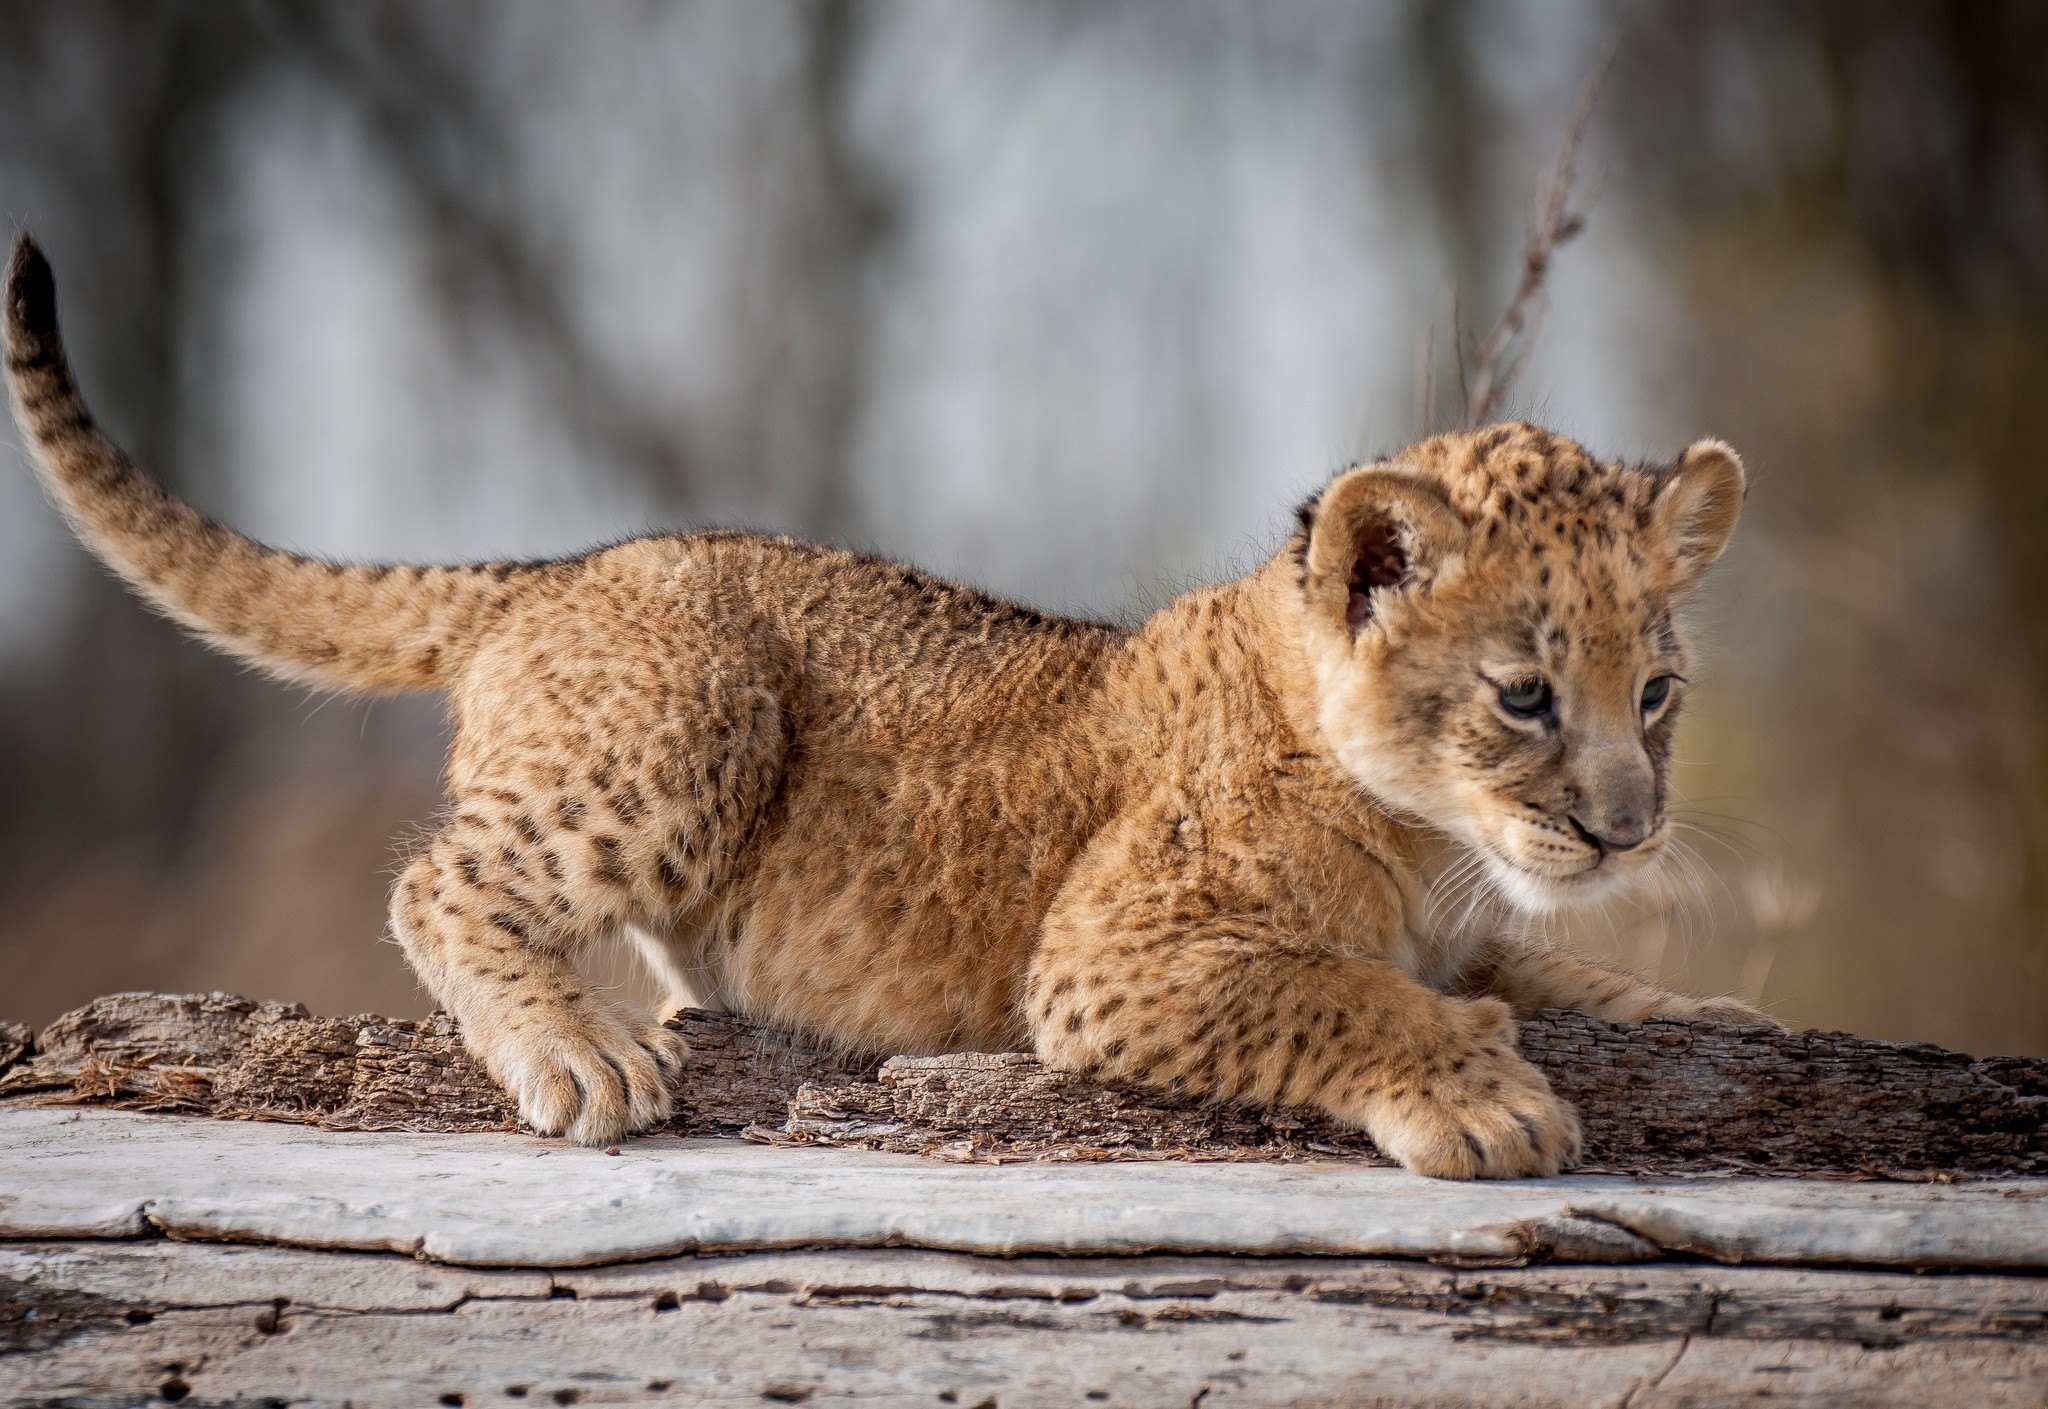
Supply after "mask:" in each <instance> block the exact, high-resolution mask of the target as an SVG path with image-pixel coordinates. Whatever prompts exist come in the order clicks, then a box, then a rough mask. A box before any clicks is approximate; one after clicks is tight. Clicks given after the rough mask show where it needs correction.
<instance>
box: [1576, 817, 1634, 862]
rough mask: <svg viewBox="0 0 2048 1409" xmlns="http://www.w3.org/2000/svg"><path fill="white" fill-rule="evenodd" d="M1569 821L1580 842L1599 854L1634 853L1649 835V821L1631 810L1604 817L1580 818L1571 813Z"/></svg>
mask: <svg viewBox="0 0 2048 1409" xmlns="http://www.w3.org/2000/svg"><path fill="white" fill-rule="evenodd" d="M1570 820H1571V824H1572V827H1573V829H1574V830H1576V831H1577V832H1578V834H1579V838H1580V840H1582V841H1585V842H1587V843H1589V844H1590V845H1592V846H1593V847H1595V848H1597V849H1598V850H1600V851H1601V852H1616V853H1619V852H1624V851H1634V850H1635V849H1636V848H1637V847H1639V846H1641V845H1642V844H1643V839H1644V838H1645V837H1647V836H1649V835H1650V823H1649V819H1648V818H1647V817H1645V816H1644V815H1643V814H1642V813H1640V812H1637V811H1634V810H1633V809H1630V810H1624V811H1619V812H1615V813H1612V814H1610V815H1609V816H1606V817H1581V816H1579V815H1578V814H1577V813H1573V814H1571V818H1570Z"/></svg>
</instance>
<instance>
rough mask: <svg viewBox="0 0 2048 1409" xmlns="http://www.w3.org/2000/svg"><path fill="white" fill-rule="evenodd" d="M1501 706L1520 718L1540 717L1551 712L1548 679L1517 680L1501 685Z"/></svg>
mask: <svg viewBox="0 0 2048 1409" xmlns="http://www.w3.org/2000/svg"><path fill="white" fill-rule="evenodd" d="M1500 703H1501V708H1502V709H1505V710H1506V711H1507V712H1508V713H1509V714H1512V715H1514V716H1515V717H1516V718H1518V719H1539V718H1541V717H1542V716H1544V715H1546V714H1548V713H1550V705H1551V698H1550V682H1549V681H1548V680H1533V679H1532V680H1516V681H1512V682H1510V683H1509V684H1506V685H1503V686H1501V687H1500Z"/></svg>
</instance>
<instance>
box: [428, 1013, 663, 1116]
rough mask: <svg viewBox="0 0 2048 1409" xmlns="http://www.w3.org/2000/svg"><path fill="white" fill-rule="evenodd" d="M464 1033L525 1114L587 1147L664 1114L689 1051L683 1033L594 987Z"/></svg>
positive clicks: (480, 1023) (485, 1022)
mask: <svg viewBox="0 0 2048 1409" xmlns="http://www.w3.org/2000/svg"><path fill="white" fill-rule="evenodd" d="M463 1036H464V1039H465V1040H466V1041H467V1042H468V1044H469V1047H470V1050H471V1051H472V1052H475V1053H476V1055H477V1058H478V1060H480V1061H481V1062H482V1063H483V1065H484V1068H485V1069H486V1070H487V1071H489V1072H490V1073H491V1075H492V1076H493V1077H494V1078H496V1079H497V1082H498V1084H499V1085H501V1086H503V1087H504V1088H505V1089H506V1091H508V1092H509V1093H510V1094H511V1095H512V1097H513V1099H515V1100H516V1101H518V1103H519V1118H520V1119H521V1120H523V1121H525V1122H526V1123H527V1124H528V1125H530V1126H532V1127H533V1128H534V1129H535V1130H537V1131H539V1132H540V1133H541V1134H543V1135H566V1136H568V1137H569V1138H570V1139H571V1140H574V1141H576V1142H577V1143H578V1144H582V1145H605V1144H609V1143H611V1142H612V1141H614V1140H616V1139H618V1138H619V1137H620V1136H621V1135H624V1134H626V1133H627V1132H628V1131H633V1130H641V1129H644V1128H646V1127H647V1126H650V1125H653V1124H654V1123H655V1122H656V1121H659V1120H663V1119H665V1118H666V1117H667V1116H668V1114H669V1112H670V1111H671V1110H672V1109H674V1104H675V1103H674V1098H673V1096H672V1095H671V1094H670V1086H671V1084H672V1083H673V1082H674V1081H675V1079H676V1078H677V1077H678V1076H679V1075H680V1074H681V1072H682V1062H683V1057H684V1055H685V1054H686V1053H687V1052H688V1051H689V1047H688V1045H687V1044H686V1043H685V1042H684V1041H683V1039H682V1037H681V1036H680V1035H678V1034H677V1033H674V1032H671V1031H669V1030H668V1029H667V1028H664V1027H662V1026H661V1025H660V1024H659V1023H656V1022H654V1021H652V1020H651V1019H649V1018H647V1017H645V1016H643V1015H641V1014H639V1013H636V1012H632V1011H630V1010H629V1009H626V1008H623V1007H620V1006H619V1005H617V1004H615V1003H612V1002H610V1001H608V1000H606V999H603V998H600V997H599V996H598V995H596V994H594V993H584V994H582V995H580V997H579V998H578V999H577V1000H575V1001H559V1002H549V1003H544V1004H536V1005H534V1006H533V1007H530V1008H523V1009H520V1010H518V1012H517V1016H516V1017H513V1018H498V1017H486V1018H482V1019H480V1020H479V1021H477V1022H476V1023H474V1024H471V1023H467V1022H466V1023H464V1024H463Z"/></svg>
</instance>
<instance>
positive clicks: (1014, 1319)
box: [0, 1241, 2048, 1409]
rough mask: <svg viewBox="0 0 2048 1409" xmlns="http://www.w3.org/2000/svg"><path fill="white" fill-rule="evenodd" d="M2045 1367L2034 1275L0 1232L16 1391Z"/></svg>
mask: <svg viewBox="0 0 2048 1409" xmlns="http://www.w3.org/2000/svg"><path fill="white" fill-rule="evenodd" d="M31 1308H33V1309H34V1310H35V1312H36V1313H37V1314H36V1315H34V1316H32V1317H31V1316H26V1315H24V1314H23V1313H24V1312H26V1311H28V1310H30V1309H31ZM10 1350H11V1351H14V1352H16V1353H14V1354H6V1353H4V1352H5V1351H10ZM2044 1383H2048V1283H2044V1282H2043V1281H2042V1280H2041V1279H2039V1278H2026V1277H1984V1276H1951V1277H1915V1276H1910V1275H1905V1274H1898V1273H1889V1274H1888V1273H1871V1272H1828V1271H1802V1270H1786V1269H1766V1268H1743V1267H1713V1266H1685V1265H1673V1264H1664V1265H1655V1266H1645V1267H1630V1268H1585V1267H1532V1268H1519V1269H1515V1268H1503V1269H1487V1270H1483V1271H1470V1270H1456V1269H1449V1268H1441V1267H1432V1266H1430V1265H1428V1264H1426V1263H1417V1262H1406V1263H1404V1262H1398V1261H1388V1260H1379V1259H1365V1258H1172V1257H1139V1258H1019V1259H1000V1258H976V1257H968V1256H961V1255H957V1254H946V1253H934V1252H923V1251H917V1250H912V1249H900V1250H878V1251H868V1252H859V1253H849V1252H825V1251H814V1252H779V1253H757V1254H751V1255H746V1256H737V1257H680V1258H668V1259H661V1260H657V1261H653V1262H643V1263H633V1264H624V1265H617V1266H611V1267H600V1268H585V1269H579V1270H576V1271H573V1272H554V1273H548V1272H491V1271H479V1270H474V1269H459V1268H443V1267H434V1266H430V1265H424V1264H421V1263H418V1262H414V1261H412V1260H411V1259H408V1258H404V1257H397V1256H389V1255H376V1254H365V1253H337V1252H317V1251H307V1250H301V1249H281V1248H264V1247H227V1246H210V1245H206V1244H193V1243H179V1242H171V1241H159V1242H154V1243H139V1244H137V1243H126V1244H121V1243H114V1244H109V1243H100V1244H80V1243H50V1242H40V1243H17V1244H12V1245H0V1401H4V1402H7V1403H51V1402H63V1403H139V1402H145V1401H147V1402H152V1403H153V1402H157V1400H158V1399H160V1398H161V1399H177V1398H184V1399H186V1400H187V1401H188V1402H190V1403H207V1404H227V1403H241V1404H258V1403H264V1402H286V1403H291V1404H295V1405H308V1406H312V1405H340V1404H343V1403H346V1404H351V1405H356V1406H370V1405H406V1406H413V1405H422V1404H429V1405H430V1404H435V1403H442V1404H468V1405H478V1404H511V1403H526V1404H536V1405H547V1406H552V1405H557V1404H575V1403H583V1404H600V1403H602V1404H656V1403H712V1402H716V1403H728V1402H730V1403H747V1404H776V1403H782V1404H793V1403H825V1402H836V1401H838V1400H840V1399H842V1398H844V1399H854V1398H858V1399H861V1400H862V1401H864V1402H878V1403H889V1404H929V1405H948V1404H950V1405H956V1406H963V1407H964V1406H974V1405H1014V1404H1094V1403H1103V1404H1200V1405H1202V1406H1204V1409H1215V1406H1221V1405H1232V1404H1241V1405H1264V1404H1304V1403H1315V1404H1366V1403H1371V1404H1382V1405H1437V1406H1445V1405H1466V1404H1480V1403H1489V1404H1490V1403H1506V1402H1513V1403H1515V1404H1519V1405H1525V1406H1559V1407H1560V1409H1565V1407H1566V1406H1569V1409H1579V1406H1584V1405H1589V1404H1628V1405H1630V1406H1632V1407H1633V1409H1647V1407H1648V1406H1665V1407H1666V1409H1668V1406H1676V1405H1705V1404H1728V1403H1734V1402H1743V1403H1748V1402H1752V1401H1755V1400H1766V1401H1768V1402H1769V1403H1771V1404H1785V1405H1839V1404H1848V1403H1853V1404H1861V1405H1872V1406H1886V1405H1913V1406H1919V1405H1925V1404H1959V1405H1960V1404H1968V1405H1970V1406H1972V1409H1978V1407H1979V1406H1981V1407H1982V1409H1998V1407H2000V1406H2015V1407H2016V1409H2033V1406H2035V1405H2037V1404H2038V1403H2039V1402H2040V1393H2041V1388H2042V1386H2043V1384H2044Z"/></svg>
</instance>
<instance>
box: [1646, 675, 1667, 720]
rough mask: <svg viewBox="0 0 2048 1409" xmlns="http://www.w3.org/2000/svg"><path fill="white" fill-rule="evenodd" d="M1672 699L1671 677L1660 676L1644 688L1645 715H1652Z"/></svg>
mask: <svg viewBox="0 0 2048 1409" xmlns="http://www.w3.org/2000/svg"><path fill="white" fill-rule="evenodd" d="M1669 698H1671V677H1670V676H1668V675H1660V676H1658V677H1657V678H1656V679H1655V680H1652V681H1651V682H1650V683H1649V684H1647V685H1645V686H1643V713H1644V714H1651V713H1654V712H1655V711H1656V710H1657V709H1658V708H1660V707H1661V706H1662V705H1663V703H1664V701H1666V700H1667V699H1669Z"/></svg>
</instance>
